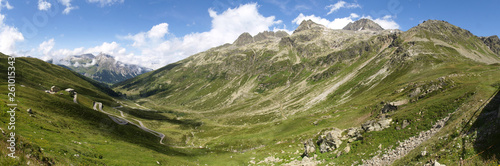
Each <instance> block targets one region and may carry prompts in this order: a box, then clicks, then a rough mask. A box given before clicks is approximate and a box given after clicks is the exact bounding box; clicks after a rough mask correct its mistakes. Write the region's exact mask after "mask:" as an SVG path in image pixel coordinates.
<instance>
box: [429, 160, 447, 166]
mask: <svg viewBox="0 0 500 166" xmlns="http://www.w3.org/2000/svg"><path fill="white" fill-rule="evenodd" d="M432 166H446V165H444V164H440V163H439V162H438V161H437V160H435V161H434V163H433V164H432Z"/></svg>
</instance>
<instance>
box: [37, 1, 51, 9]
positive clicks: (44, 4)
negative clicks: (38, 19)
mask: <svg viewBox="0 0 500 166" xmlns="http://www.w3.org/2000/svg"><path fill="white" fill-rule="evenodd" d="M51 6H52V4H50V3H49V2H47V1H45V0H38V10H49V9H50V7H51Z"/></svg>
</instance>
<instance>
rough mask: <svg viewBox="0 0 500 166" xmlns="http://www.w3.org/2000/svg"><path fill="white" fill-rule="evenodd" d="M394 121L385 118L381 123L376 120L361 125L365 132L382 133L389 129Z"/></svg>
mask: <svg viewBox="0 0 500 166" xmlns="http://www.w3.org/2000/svg"><path fill="white" fill-rule="evenodd" d="M391 122H392V119H391V118H384V119H381V120H379V121H375V120H370V121H368V122H365V123H363V124H362V125H361V128H363V130H365V131H366V132H370V131H381V130H383V129H385V128H388V127H389V126H390V125H391Z"/></svg>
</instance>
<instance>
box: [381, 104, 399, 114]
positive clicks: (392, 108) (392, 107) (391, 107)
mask: <svg viewBox="0 0 500 166" xmlns="http://www.w3.org/2000/svg"><path fill="white" fill-rule="evenodd" d="M395 110H398V106H396V105H393V104H392V103H385V105H384V107H383V108H382V113H383V114H385V113H388V112H391V111H395Z"/></svg>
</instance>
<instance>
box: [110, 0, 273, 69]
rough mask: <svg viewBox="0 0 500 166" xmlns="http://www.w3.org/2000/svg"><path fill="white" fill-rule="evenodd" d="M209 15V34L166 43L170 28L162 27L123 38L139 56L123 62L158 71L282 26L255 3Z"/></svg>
mask: <svg viewBox="0 0 500 166" xmlns="http://www.w3.org/2000/svg"><path fill="white" fill-rule="evenodd" d="M208 14H209V16H210V17H211V18H212V29H211V30H210V31H206V32H197V33H191V34H187V35H185V36H183V37H171V38H168V39H165V35H166V34H168V33H169V32H168V24H167V23H161V24H158V25H155V26H153V27H152V28H151V29H150V30H149V31H148V32H139V33H137V34H133V35H132V34H129V35H127V36H124V37H121V38H122V39H126V40H131V41H133V44H132V46H133V47H134V48H135V49H137V50H139V51H140V53H138V54H137V55H134V56H131V55H130V54H128V55H126V56H128V58H129V59H127V58H120V59H123V61H125V62H129V63H134V64H139V65H143V66H146V67H150V68H159V67H161V66H164V65H166V64H169V63H173V62H176V61H178V60H181V59H184V58H186V57H188V56H190V55H193V54H195V53H198V52H201V51H205V50H207V49H209V48H212V47H215V46H219V45H222V44H224V43H232V42H233V41H234V40H236V38H238V36H239V35H240V34H242V33H243V32H248V33H250V34H252V35H256V34H257V33H259V32H262V31H266V30H270V29H269V28H270V27H271V26H273V25H277V24H281V22H282V21H281V20H276V19H275V17H274V16H269V17H265V16H263V15H261V14H260V13H259V12H258V5H257V4H256V3H252V4H245V5H241V6H239V7H237V8H234V9H227V10H226V11H224V12H222V13H217V12H215V11H214V10H212V9H208Z"/></svg>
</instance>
